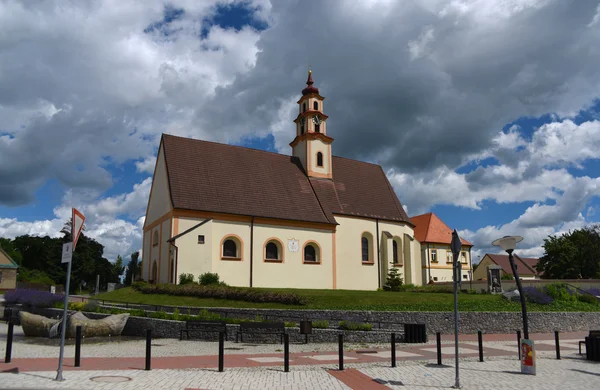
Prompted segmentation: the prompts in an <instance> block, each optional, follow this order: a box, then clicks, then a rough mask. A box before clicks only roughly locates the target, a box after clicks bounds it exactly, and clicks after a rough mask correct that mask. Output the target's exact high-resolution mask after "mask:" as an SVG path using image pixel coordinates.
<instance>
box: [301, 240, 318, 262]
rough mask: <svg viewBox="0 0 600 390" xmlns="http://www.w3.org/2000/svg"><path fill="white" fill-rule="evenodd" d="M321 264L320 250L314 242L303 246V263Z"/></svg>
mask: <svg viewBox="0 0 600 390" xmlns="http://www.w3.org/2000/svg"><path fill="white" fill-rule="evenodd" d="M320 262H321V249H320V248H319V245H318V244H317V243H316V242H308V243H306V244H305V245H304V263H305V264H306V263H308V264H318V263H320Z"/></svg>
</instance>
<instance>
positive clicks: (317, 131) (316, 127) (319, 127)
mask: <svg viewBox="0 0 600 390" xmlns="http://www.w3.org/2000/svg"><path fill="white" fill-rule="evenodd" d="M320 132H321V125H315V133H320Z"/></svg>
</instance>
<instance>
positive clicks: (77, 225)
mask: <svg viewBox="0 0 600 390" xmlns="http://www.w3.org/2000/svg"><path fill="white" fill-rule="evenodd" d="M84 221H85V217H84V216H83V214H81V213H80V212H79V211H78V210H77V209H75V208H73V215H72V217H71V242H67V243H65V244H63V252H62V260H61V261H62V262H63V263H67V281H66V283H65V300H64V307H63V318H62V325H61V334H60V355H59V358H58V371H57V373H56V378H55V379H54V380H56V381H64V378H63V376H62V368H63V358H64V353H65V333H66V331H67V308H68V306H69V284H70V282H71V264H72V263H73V251H74V250H75V245H77V240H78V239H79V234H80V233H81V229H83V222H84Z"/></svg>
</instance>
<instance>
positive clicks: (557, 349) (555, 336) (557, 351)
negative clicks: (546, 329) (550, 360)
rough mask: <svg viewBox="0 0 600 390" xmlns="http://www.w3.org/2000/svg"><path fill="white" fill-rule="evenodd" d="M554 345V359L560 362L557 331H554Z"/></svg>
mask: <svg viewBox="0 0 600 390" xmlns="http://www.w3.org/2000/svg"><path fill="white" fill-rule="evenodd" d="M554 345H555V346H556V359H558V360H560V342H559V340H558V330H555V331H554Z"/></svg>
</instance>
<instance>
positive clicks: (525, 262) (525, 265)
mask: <svg viewBox="0 0 600 390" xmlns="http://www.w3.org/2000/svg"><path fill="white" fill-rule="evenodd" d="M513 259H514V261H515V265H516V266H517V272H518V273H519V278H520V279H526V280H532V279H541V278H540V273H539V272H538V271H536V269H535V266H536V264H537V263H538V261H539V259H536V258H531V257H520V256H519V255H517V254H513ZM491 265H496V266H500V267H502V269H501V270H500V277H502V276H504V275H511V276H512V274H513V272H512V269H511V268H510V261H509V260H508V255H493V254H490V253H486V254H485V256H483V259H481V261H480V262H479V265H478V266H477V268H476V269H475V272H473V280H487V267H488V266H491Z"/></svg>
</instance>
